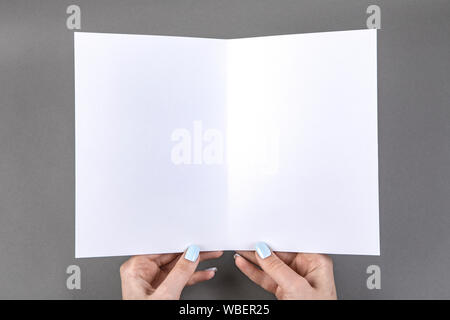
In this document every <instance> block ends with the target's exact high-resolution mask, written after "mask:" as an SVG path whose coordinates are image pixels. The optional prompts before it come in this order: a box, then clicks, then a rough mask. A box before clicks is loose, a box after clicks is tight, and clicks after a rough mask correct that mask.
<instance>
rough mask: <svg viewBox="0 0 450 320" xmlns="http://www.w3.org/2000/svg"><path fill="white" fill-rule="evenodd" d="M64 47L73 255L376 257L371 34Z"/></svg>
mask: <svg viewBox="0 0 450 320" xmlns="http://www.w3.org/2000/svg"><path fill="white" fill-rule="evenodd" d="M74 47H75V127H76V250H75V251H76V253H75V255H76V257H95V256H116V255H134V254H149V253H166V252H181V251H183V250H185V248H186V247H187V246H188V245H190V244H196V245H198V246H199V247H200V249H201V250H218V249H220V250H237V249H240V250H252V249H254V244H255V243H257V242H259V241H264V242H266V243H268V244H269V245H270V246H271V248H272V249H273V250H276V251H297V252H318V253H337V254H367V255H378V254H379V250H380V245H379V217H378V213H379V209H378V146H377V43H376V30H356V31H342V32H325V33H313V34H293V35H281V36H268V37H254V38H243V39H231V40H224V39H205V38H190V37H171V36H149V35H128V34H103V33H85V32H76V33H75V46H74Z"/></svg>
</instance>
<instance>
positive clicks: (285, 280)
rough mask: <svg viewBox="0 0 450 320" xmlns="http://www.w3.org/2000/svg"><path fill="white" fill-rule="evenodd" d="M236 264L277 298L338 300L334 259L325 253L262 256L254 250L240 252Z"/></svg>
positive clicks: (273, 253)
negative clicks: (262, 257)
mask: <svg viewBox="0 0 450 320" xmlns="http://www.w3.org/2000/svg"><path fill="white" fill-rule="evenodd" d="M235 264H236V266H237V267H238V268H239V270H241V271H242V273H244V274H245V275H246V276H247V277H248V278H249V279H250V280H252V281H253V282H255V283H256V284H258V285H259V286H260V287H262V288H263V289H265V290H267V291H269V292H271V293H273V294H274V295H275V296H276V297H277V299H278V300H335V299H337V295H336V287H335V284H334V276H333V262H332V260H331V258H330V257H328V256H326V255H322V254H315V253H294V252H272V253H271V255H270V256H268V257H267V258H265V259H261V258H260V257H259V255H258V254H257V253H256V252H255V251H239V252H238V254H237V255H235Z"/></svg>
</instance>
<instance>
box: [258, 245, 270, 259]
mask: <svg viewBox="0 0 450 320" xmlns="http://www.w3.org/2000/svg"><path fill="white" fill-rule="evenodd" d="M255 249H256V252H257V253H258V256H259V257H260V258H261V259H265V258H267V257H268V256H270V255H271V254H272V252H271V251H270V248H269V246H268V245H267V244H265V243H264V242H258V243H257V244H256V246H255Z"/></svg>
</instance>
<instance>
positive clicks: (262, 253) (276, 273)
mask: <svg viewBox="0 0 450 320" xmlns="http://www.w3.org/2000/svg"><path fill="white" fill-rule="evenodd" d="M255 249H256V253H255V255H256V260H257V261H258V264H259V265H260V267H261V268H262V269H263V270H264V272H265V273H267V274H268V275H269V276H270V277H271V278H272V279H273V281H275V282H276V283H277V284H278V285H279V286H280V287H281V288H282V289H284V290H288V289H290V288H292V287H298V286H299V285H302V284H303V283H302V282H306V279H304V278H303V277H302V276H300V275H299V274H298V273H297V272H295V271H294V270H292V269H291V268H290V267H289V266H288V265H287V264H285V263H284V262H283V261H282V260H281V259H280V258H278V257H277V256H276V255H275V253H273V252H272V251H271V250H270V248H269V246H268V245H267V244H265V243H264V242H258V243H257V244H256V246H255Z"/></svg>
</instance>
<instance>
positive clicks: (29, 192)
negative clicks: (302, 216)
mask: <svg viewBox="0 0 450 320" xmlns="http://www.w3.org/2000/svg"><path fill="white" fill-rule="evenodd" d="M70 4H78V5H80V7H81V11H82V14H81V20H82V22H81V23H82V25H81V30H82V31H95V32H116V33H138V34H161V35H180V36H197V37H217V38H234V37H249V36H262V35H274V34H289V33H306V32H318V31H332V30H349V29H363V28H365V27H366V17H367V14H366V8H367V7H368V5H369V4H377V5H379V6H380V7H381V11H382V17H381V18H382V19H381V20H382V29H381V30H380V31H379V33H378V46H379V49H378V59H379V60H378V70H379V78H378V83H379V151H380V152H379V154H380V155H379V168H380V222H381V256H380V257H363V256H334V257H333V258H334V262H335V275H336V285H337V288H338V295H339V297H340V298H343V299H351V298H362V299H380V298H450V276H448V272H449V269H450V268H449V267H450V232H449V226H450V103H449V101H450V1H412V0H402V1H400V0H397V1H370V2H369V1H354V0H348V1H336V0H335V1H332V0H328V1H317V0H309V1H299V0H297V1H295V0H177V1H175V0H133V1H106V0H101V1H99V0H96V1H75V0H74V1H52V0H47V1H32V0H30V1H6V0H1V1H0V298H63V299H66V298H68V299H79V298H86V299H97V298H112V299H116V298H120V282H119V266H120V264H121V263H122V262H123V261H124V259H125V258H124V257H120V258H99V259H74V182H75V181H74V90H73V88H74V75H73V32H72V31H70V30H67V28H66V18H67V15H66V8H67V6H68V5H70ZM71 264H77V265H79V266H80V267H81V275H82V282H81V286H82V288H81V290H74V291H69V290H68V289H67V288H66V277H67V275H66V273H65V271H66V267H67V266H68V265H71ZM371 264H377V265H379V266H380V267H381V275H382V277H381V286H382V289H381V290H368V289H367V288H366V278H367V274H366V272H365V271H366V268H367V266H369V265H371ZM214 265H217V266H218V267H219V271H218V273H217V276H216V278H215V279H214V280H211V281H210V282H208V283H204V284H200V285H197V286H195V287H191V288H187V289H186V290H185V291H184V294H183V296H184V297H185V298H200V299H203V298H205V299H208V298H224V299H227V298H238V299H239V298H272V296H271V295H270V294H268V293H266V292H264V291H263V290H262V289H260V288H259V287H257V286H256V285H254V284H252V283H251V282H250V281H249V280H248V279H246V278H245V277H244V276H243V275H242V274H240V272H239V271H238V270H237V269H236V268H235V267H234V264H233V258H232V252H227V253H226V254H225V255H224V256H223V257H222V258H221V259H220V260H218V261H216V262H215V263H214ZM205 266H206V265H205Z"/></svg>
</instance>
